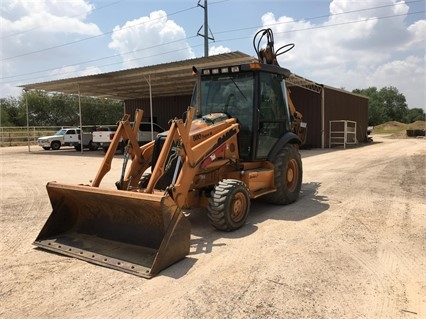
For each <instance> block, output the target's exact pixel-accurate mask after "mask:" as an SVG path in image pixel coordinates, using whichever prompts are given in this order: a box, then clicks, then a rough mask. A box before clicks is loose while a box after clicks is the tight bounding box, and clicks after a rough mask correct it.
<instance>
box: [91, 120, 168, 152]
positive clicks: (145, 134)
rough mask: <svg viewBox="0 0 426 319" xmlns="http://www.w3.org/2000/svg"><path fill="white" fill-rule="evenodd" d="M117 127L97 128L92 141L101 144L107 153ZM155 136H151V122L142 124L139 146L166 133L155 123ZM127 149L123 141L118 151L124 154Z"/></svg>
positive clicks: (140, 126) (139, 133)
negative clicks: (159, 134)
mask: <svg viewBox="0 0 426 319" xmlns="http://www.w3.org/2000/svg"><path fill="white" fill-rule="evenodd" d="M116 128H117V127H116V126H100V127H98V128H96V131H94V132H93V133H92V135H93V137H92V141H93V143H97V144H99V145H100V146H101V147H102V149H103V151H104V152H106V151H107V150H108V147H109V145H110V144H111V141H112V139H113V137H114V134H115V130H116ZM153 129H154V130H153V134H151V123H150V122H142V123H141V124H140V125H139V132H138V143H139V145H143V144H145V143H147V142H149V141H152V137H154V139H155V138H156V137H157V134H158V133H162V132H164V129H163V128H162V127H161V126H160V125H158V124H155V123H153ZM124 147H125V142H124V141H121V142H120V144H119V146H118V150H119V151H120V152H121V153H123V152H124Z"/></svg>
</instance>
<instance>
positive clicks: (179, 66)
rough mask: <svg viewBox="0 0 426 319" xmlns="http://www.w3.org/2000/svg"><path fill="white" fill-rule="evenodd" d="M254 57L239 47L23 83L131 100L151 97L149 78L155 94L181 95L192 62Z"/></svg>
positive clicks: (187, 87) (201, 64)
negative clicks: (200, 56)
mask: <svg viewBox="0 0 426 319" xmlns="http://www.w3.org/2000/svg"><path fill="white" fill-rule="evenodd" d="M253 60H255V58H254V57H252V56H250V55H248V54H245V53H242V52H239V51H236V52H231V53H224V54H218V55H212V56H208V57H202V58H195V59H189V60H184V61H177V62H170V63H163V64H157V65H152V66H145V67H140V68H134V69H128V70H123V71H116V72H109V73H102V74H96V75H88V76H81V77H75V78H68V79H62V80H55V81H48V82H40V83H34V84H25V85H21V86H20V87H22V88H24V89H26V90H43V91H46V92H60V93H65V94H78V93H80V94H81V95H84V96H94V97H98V98H112V99H118V100H129V99H136V98H146V97H149V85H148V80H149V79H150V81H151V89H152V96H153V97H158V96H173V95H182V94H188V92H192V89H193V87H194V84H195V78H194V77H193V76H191V74H192V66H196V67H197V68H205V67H209V66H215V65H233V64H242V63H249V62H251V61H253Z"/></svg>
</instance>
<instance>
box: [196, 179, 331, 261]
mask: <svg viewBox="0 0 426 319" xmlns="http://www.w3.org/2000/svg"><path fill="white" fill-rule="evenodd" d="M320 185H321V184H320V183H318V182H312V183H304V184H302V189H301V192H300V196H299V199H298V201H296V202H295V203H293V204H290V205H273V204H269V203H267V202H265V201H264V200H261V199H257V200H252V202H251V210H250V214H249V216H248V219H247V223H246V224H245V225H244V226H243V227H241V228H240V229H238V230H236V231H233V232H223V231H219V230H216V229H215V228H213V227H212V226H211V225H210V223H209V220H208V217H207V213H206V211H205V210H202V209H199V210H196V211H193V212H190V213H189V220H190V221H191V225H192V226H191V252H190V256H196V255H199V254H207V253H210V252H212V250H213V249H214V247H219V246H224V245H226V244H224V243H217V241H218V240H219V239H222V238H228V239H236V238H242V237H245V236H249V235H251V234H253V233H254V232H256V230H257V229H258V227H259V226H258V224H261V223H262V222H264V221H265V220H268V219H274V220H282V221H303V220H305V219H308V218H311V217H314V216H316V215H318V214H321V213H323V212H325V211H326V210H327V209H328V208H329V206H330V205H329V204H328V198H327V197H326V196H322V195H319V194H318V188H319V186H320ZM283 227H285V226H284V225H283Z"/></svg>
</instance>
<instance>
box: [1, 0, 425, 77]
mask: <svg viewBox="0 0 426 319" xmlns="http://www.w3.org/2000/svg"><path fill="white" fill-rule="evenodd" d="M423 1H424V0H423ZM222 2H223V1H222ZM412 2H421V1H418V0H417V1H411V2H410V3H412ZM388 6H389V5H386V6H379V7H374V8H368V9H360V10H354V11H350V12H349V11H348V12H345V13H354V12H358V11H366V10H372V9H376V8H383V7H388ZM195 7H196V6H195ZM195 7H194V8H195ZM190 9H192V8H188V9H185V10H181V11H179V12H182V11H187V10H190ZM179 12H176V13H173V14H177V13H179ZM345 13H339V14H331V15H329V16H333V15H340V14H345ZM419 13H425V11H417V12H410V13H406V14H399V15H390V16H384V17H373V18H366V19H364V20H356V21H347V22H341V23H336V24H332V25H326V26H315V27H310V28H304V29H298V30H290V31H284V32H279V33H278V34H282V33H292V32H301V31H308V30H313V29H322V28H329V27H336V26H341V25H347V24H353V23H361V22H366V21H370V20H381V19H388V18H393V17H399V16H406V15H413V14H419ZM291 22H293V23H294V22H296V21H291ZM284 23H289V22H281V23H275V24H271V25H265V26H266V27H268V26H273V25H279V24H284ZM256 28H258V27H252V28H250V29H256ZM246 29H249V28H246ZM239 30H240V29H237V30H233V31H234V32H235V31H239ZM226 32H231V31H224V32H222V33H226ZM192 38H196V36H191V37H185V38H182V39H177V40H174V41H170V42H167V43H162V44H158V45H154V46H150V47H146V48H142V49H139V50H136V51H129V52H125V53H121V54H116V55H113V56H108V57H103V58H97V59H92V60H88V61H83V62H80V63H75V64H70V65H67V66H76V65H81V64H87V63H92V62H97V61H102V60H106V59H111V58H115V57H119V56H124V55H126V54H131V53H135V52H140V51H144V50H150V49H153V48H156V47H159V46H164V45H169V44H173V43H176V42H180V41H187V40H190V39H192ZM247 38H249V37H247V36H244V37H237V38H230V39H223V40H218V41H216V42H218V43H220V42H229V41H235V40H242V39H247ZM198 46H199V45H193V46H192V47H198ZM156 55H158V54H156ZM153 56H154V55H151V56H146V57H144V58H149V57H153ZM138 59H141V58H138ZM138 59H137V60H138ZM133 60H135V59H133ZM133 60H129V61H133ZM120 63H121V62H118V63H112V64H107V65H101V66H98V67H104V66H110V65H115V64H120ZM67 66H65V67H67ZM56 69H58V68H51V69H46V70H41V71H35V72H31V73H25V74H19V75H14V76H8V77H3V78H2V80H3V79H10V78H16V77H21V76H27V75H31V74H37V73H44V72H47V71H52V70H56ZM71 73H73V72H71ZM37 78H41V77H37ZM24 80H31V79H24ZM17 81H23V80H22V79H21V80H15V81H12V82H17ZM1 83H4V82H3V81H2V82H1Z"/></svg>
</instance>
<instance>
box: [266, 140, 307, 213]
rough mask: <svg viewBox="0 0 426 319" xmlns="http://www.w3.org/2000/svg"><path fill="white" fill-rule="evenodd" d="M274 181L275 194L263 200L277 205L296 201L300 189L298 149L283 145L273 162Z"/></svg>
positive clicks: (300, 165) (300, 162)
mask: <svg viewBox="0 0 426 319" xmlns="http://www.w3.org/2000/svg"><path fill="white" fill-rule="evenodd" d="M273 164H274V167H275V170H274V181H275V187H276V188H277V190H276V192H274V193H270V194H266V195H265V196H264V197H263V198H264V199H265V200H266V201H267V202H269V203H271V204H277V205H285V204H290V203H293V202H294V201H296V200H297V198H298V197H299V193H300V188H301V187H302V175H303V171H302V160H301V159H300V153H299V151H298V149H297V148H296V147H295V146H294V145H292V144H287V145H285V146H284V147H283V148H282V150H281V151H280V152H279V153H278V155H277V157H276V158H275V160H274V161H273Z"/></svg>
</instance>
